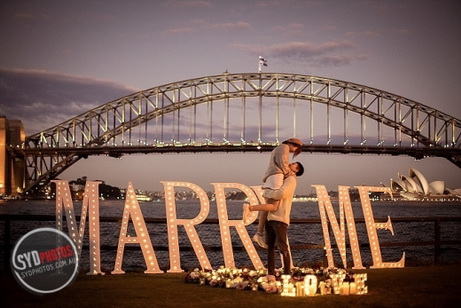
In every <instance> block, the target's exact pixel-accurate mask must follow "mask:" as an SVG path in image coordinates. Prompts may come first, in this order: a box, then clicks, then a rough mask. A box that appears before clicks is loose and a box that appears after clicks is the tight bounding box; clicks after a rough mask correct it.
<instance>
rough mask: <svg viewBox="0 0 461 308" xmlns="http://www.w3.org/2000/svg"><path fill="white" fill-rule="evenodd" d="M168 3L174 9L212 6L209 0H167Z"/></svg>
mask: <svg viewBox="0 0 461 308" xmlns="http://www.w3.org/2000/svg"><path fill="white" fill-rule="evenodd" d="M168 5H169V6H170V7H172V8H174V9H178V8H185V9H189V8H206V7H212V6H213V4H212V3H211V2H210V1H204V0H184V1H169V2H168Z"/></svg>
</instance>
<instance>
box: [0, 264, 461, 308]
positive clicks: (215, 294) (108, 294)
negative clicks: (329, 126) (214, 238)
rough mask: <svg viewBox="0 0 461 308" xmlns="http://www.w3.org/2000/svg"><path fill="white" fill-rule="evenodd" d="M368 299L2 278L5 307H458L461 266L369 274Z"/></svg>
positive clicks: (140, 279) (161, 282) (180, 284)
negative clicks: (52, 286)
mask: <svg viewBox="0 0 461 308" xmlns="http://www.w3.org/2000/svg"><path fill="white" fill-rule="evenodd" d="M365 272H366V273H368V283H367V285H368V290H369V292H368V294H367V295H350V296H340V295H327V296H316V297H297V298H289V297H282V296H280V295H274V294H266V293H264V292H262V291H258V292H255V291H241V290H236V289H224V288H213V287H210V286H199V285H197V284H186V283H184V277H185V274H155V275H147V274H141V273H126V274H124V275H109V274H108V275H104V276H89V275H85V274H80V275H79V276H78V277H77V279H76V281H75V282H74V283H73V284H72V285H70V286H68V287H67V288H65V289H63V290H61V291H59V292H57V293H54V294H49V295H44V296H37V295H33V294H31V293H29V292H27V291H25V290H24V289H23V288H22V287H21V286H20V285H19V284H18V283H17V282H16V280H15V279H14V278H13V276H12V275H11V274H10V273H0V306H1V307H66V308H70V307H80V308H82V307H207V306H208V307H219V308H221V307H264V306H265V307H300V305H302V306H301V307H304V306H312V307H322V308H323V307H335V308H338V307H361V308H362V307H459V304H460V303H461V265H446V266H428V267H407V268H404V269H379V270H377V269H374V270H365Z"/></svg>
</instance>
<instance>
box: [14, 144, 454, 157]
mask: <svg viewBox="0 0 461 308" xmlns="http://www.w3.org/2000/svg"><path fill="white" fill-rule="evenodd" d="M273 149H274V145H265V144H262V145H254V144H251V145H241V144H236V145H233V144H224V145H223V144H216V145H214V144H211V145H203V144H200V145H155V146H113V147H107V146H103V147H99V146H98V147H97V146H95V147H64V148H46V147H43V148H34V149H21V150H16V151H17V152H22V153H24V154H27V155H31V154H37V155H56V154H59V155H80V156H90V155H108V156H112V157H120V156H123V155H124V154H148V153H182V152H192V153H200V152H228V153H231V152H269V151H272V150H273ZM303 152H307V153H342V154H375V155H407V156H411V157H415V158H417V159H422V158H425V157H430V156H438V157H445V158H450V157H455V156H460V155H461V149H459V148H439V147H429V148H428V147H385V146H360V145H359V146H353V145H351V146H344V145H304V146H303ZM17 154H19V153H17Z"/></svg>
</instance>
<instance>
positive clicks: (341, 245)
mask: <svg viewBox="0 0 461 308" xmlns="http://www.w3.org/2000/svg"><path fill="white" fill-rule="evenodd" d="M312 187H314V188H315V190H316V192H317V198H318V204H319V211H320V219H321V221H322V230H323V237H324V240H325V250H326V255H327V260H328V267H334V266H335V265H334V259H333V250H332V248H331V240H330V233H329V232H328V221H330V224H331V227H332V229H333V234H334V237H335V239H336V243H337V244H338V249H339V253H340V256H341V260H342V262H343V265H344V267H347V255H346V229H345V225H344V214H345V215H346V221H347V229H348V233H349V240H350V245H351V251H352V258H353V261H354V267H353V268H354V269H363V268H365V267H364V266H363V265H362V257H361V255H360V246H359V241H358V238H357V231H356V228H355V220H354V214H353V212H352V204H351V201H350V198H349V187H348V186H339V187H338V188H339V221H340V222H339V224H338V221H337V219H336V215H335V212H334V210H333V205H332V204H331V201H330V197H329V196H328V192H327V189H326V187H325V186H324V185H312ZM327 216H328V219H327Z"/></svg>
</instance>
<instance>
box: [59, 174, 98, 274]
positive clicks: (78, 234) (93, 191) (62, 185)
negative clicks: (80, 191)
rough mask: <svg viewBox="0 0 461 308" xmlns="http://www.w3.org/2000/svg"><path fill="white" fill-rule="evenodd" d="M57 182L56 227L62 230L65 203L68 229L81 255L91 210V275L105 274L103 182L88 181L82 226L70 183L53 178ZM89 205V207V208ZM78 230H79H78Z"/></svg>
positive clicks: (84, 198)
mask: <svg viewBox="0 0 461 308" xmlns="http://www.w3.org/2000/svg"><path fill="white" fill-rule="evenodd" d="M51 182H53V183H56V228H57V229H58V230H61V231H62V227H63V226H62V218H63V217H62V216H63V212H62V206H63V205H64V209H65V215H66V220H67V229H68V232H69V235H70V237H71V238H72V240H73V241H74V242H75V244H76V246H77V252H78V255H79V257H81V255H82V244H83V236H84V234H85V223H86V215H87V212H88V211H89V220H90V227H89V229H90V230H89V234H90V235H89V236H90V260H91V262H90V271H89V272H88V274H90V275H97V274H100V275H103V274H104V273H103V272H101V252H100V237H99V184H100V183H101V182H90V181H88V182H86V186H85V193H84V195H83V204H82V213H81V216H80V227H78V226H77V221H76V218H75V211H74V204H73V202H72V194H71V192H70V189H69V183H68V182H67V181H65V180H53V181H51ZM88 205H89V209H88ZM77 230H78V231H77Z"/></svg>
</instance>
